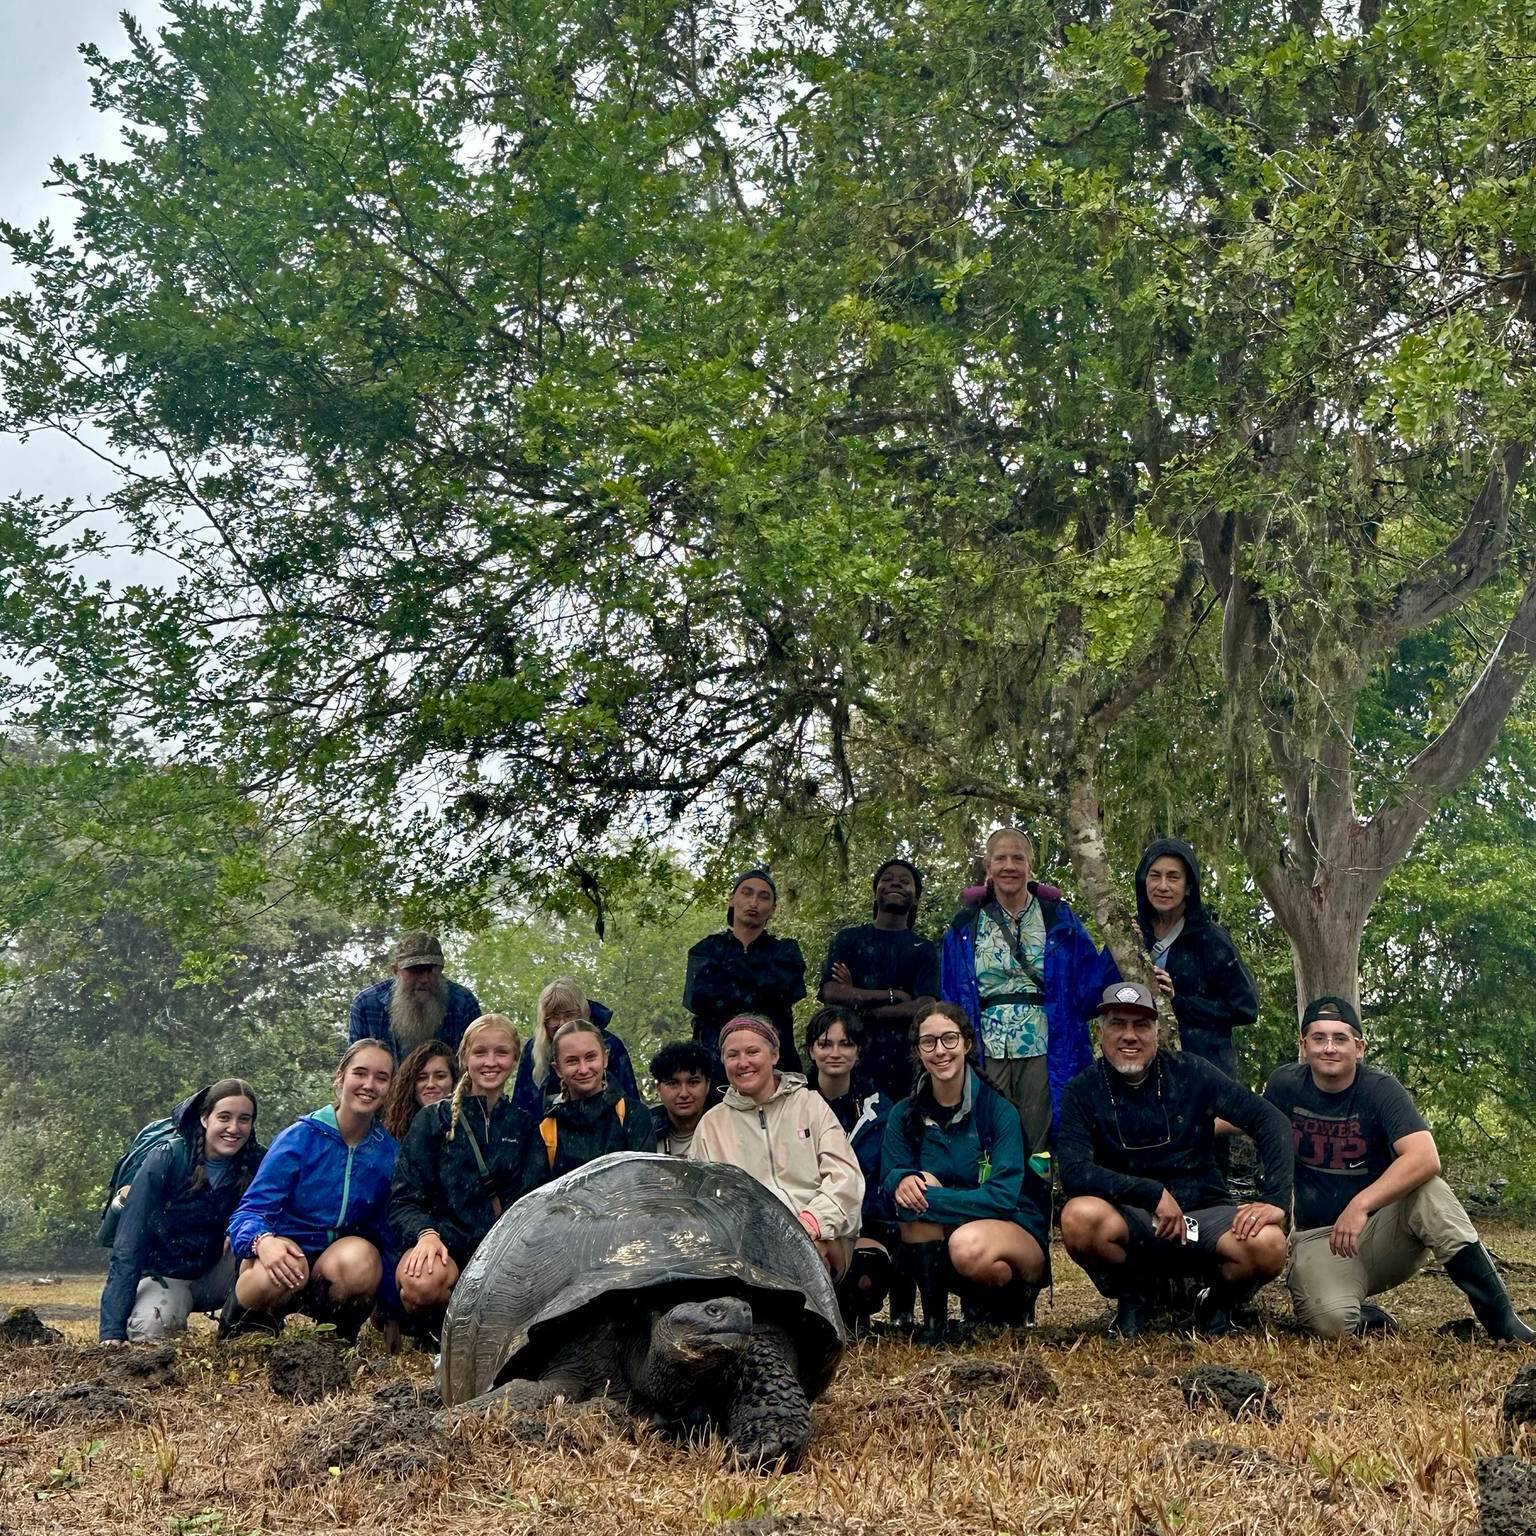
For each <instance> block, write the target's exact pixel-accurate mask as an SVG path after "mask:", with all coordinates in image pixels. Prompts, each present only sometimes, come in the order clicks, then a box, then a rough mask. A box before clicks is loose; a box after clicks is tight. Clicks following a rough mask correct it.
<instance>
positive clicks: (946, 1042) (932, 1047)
mask: <svg viewBox="0 0 1536 1536" xmlns="http://www.w3.org/2000/svg"><path fill="white" fill-rule="evenodd" d="M959 1044H960V1031H959V1030H958V1029H946V1030H945V1031H944V1033H943V1034H942V1035H924V1036H922V1038H921V1039H919V1040H918V1042H917V1048H918V1050H920V1051H921V1052H922V1053H923V1055H924V1056H932V1055H933V1053H934V1052H935V1051H936V1050H938V1049H939V1047H940V1046H943V1048H944V1049H945V1050H946V1051H952V1050H954V1049H955V1047H956V1046H957V1045H959Z"/></svg>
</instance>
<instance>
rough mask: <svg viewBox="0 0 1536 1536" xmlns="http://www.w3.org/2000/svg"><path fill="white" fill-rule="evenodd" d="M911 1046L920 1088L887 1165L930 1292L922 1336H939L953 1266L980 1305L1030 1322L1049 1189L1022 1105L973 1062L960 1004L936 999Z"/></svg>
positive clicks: (906, 1251) (1042, 1265)
mask: <svg viewBox="0 0 1536 1536" xmlns="http://www.w3.org/2000/svg"><path fill="white" fill-rule="evenodd" d="M912 1044H913V1048H914V1051H915V1054H916V1056H917V1065H918V1068H919V1077H918V1086H917V1089H916V1091H915V1092H914V1093H913V1095H912V1097H911V1098H909V1099H903V1100H902V1102H901V1103H900V1104H898V1105H897V1106H896V1107H895V1109H893V1110H892V1111H891V1118H890V1120H889V1122H888V1123H887V1125H886V1129H885V1144H884V1146H883V1148H882V1149H881V1155H880V1165H881V1169H882V1179H881V1182H882V1184H883V1187H884V1189H885V1193H886V1194H887V1195H888V1196H889V1197H890V1199H891V1201H892V1203H893V1205H894V1208H895V1214H896V1219H897V1221H898V1222H899V1223H900V1226H901V1239H902V1242H901V1249H900V1252H899V1254H898V1263H899V1264H900V1265H901V1266H902V1268H903V1269H904V1270H906V1272H907V1273H909V1274H910V1275H911V1276H912V1278H913V1280H914V1281H915V1283H916V1286H917V1291H918V1295H919V1296H920V1297H921V1298H922V1303H923V1326H922V1328H921V1330H920V1331H919V1332H918V1335H917V1341H918V1342H919V1343H920V1344H939V1343H942V1342H943V1340H944V1337H945V1332H946V1327H947V1321H948V1314H949V1288H950V1278H951V1276H953V1277H954V1279H955V1280H956V1281H957V1282H958V1284H959V1286H960V1288H961V1290H962V1294H964V1295H966V1296H967V1298H968V1299H969V1300H970V1301H971V1302H972V1304H973V1308H974V1310H975V1311H977V1312H978V1313H979V1314H980V1315H982V1316H984V1317H988V1318H990V1319H991V1320H993V1321H997V1322H1003V1323H1024V1324H1028V1323H1030V1322H1032V1321H1033V1318H1034V1304H1035V1296H1036V1294H1037V1293H1038V1291H1039V1289H1040V1286H1041V1285H1042V1283H1043V1282H1044V1280H1045V1276H1046V1255H1047V1252H1048V1251H1049V1247H1050V1231H1051V1216H1050V1210H1051V1196H1050V1189H1049V1187H1048V1186H1047V1184H1046V1183H1045V1181H1044V1180H1043V1179H1042V1178H1040V1176H1039V1175H1038V1174H1036V1173H1034V1172H1032V1171H1031V1170H1030V1168H1029V1165H1028V1163H1027V1161H1026V1159H1025V1152H1024V1133H1023V1130H1022V1128H1021V1126H1020V1123H1019V1115H1018V1111H1017V1110H1015V1109H1014V1107H1013V1106H1012V1105H1011V1104H1010V1103H1009V1102H1008V1101H1007V1100H1006V1099H1005V1098H1003V1096H1002V1095H1001V1094H1000V1093H998V1092H997V1090H996V1089H995V1088H992V1087H991V1086H990V1085H989V1084H988V1083H987V1082H986V1081H985V1079H983V1078H982V1077H981V1075H980V1074H979V1073H978V1072H977V1071H976V1069H975V1068H974V1066H972V1064H971V1062H972V1056H973V1054H974V1052H975V1048H976V1035H975V1031H974V1029H973V1028H972V1026H971V1021H970V1017H969V1015H968V1014H967V1013H966V1011H965V1010H964V1009H963V1008H961V1007H959V1006H958V1005H957V1004H954V1003H935V1004H934V1005H933V1006H932V1007H931V1008H930V1009H929V1010H928V1011H927V1012H926V1013H925V1014H924V1015H923V1017H922V1018H920V1019H918V1020H917V1021H916V1022H915V1023H914V1025H913V1026H912Z"/></svg>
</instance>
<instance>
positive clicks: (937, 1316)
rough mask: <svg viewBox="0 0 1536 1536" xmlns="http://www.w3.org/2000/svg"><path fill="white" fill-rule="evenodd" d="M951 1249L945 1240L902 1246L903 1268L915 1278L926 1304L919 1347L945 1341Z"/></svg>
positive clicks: (918, 1333) (919, 1330) (915, 1339)
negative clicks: (949, 1250) (949, 1251)
mask: <svg viewBox="0 0 1536 1536" xmlns="http://www.w3.org/2000/svg"><path fill="white" fill-rule="evenodd" d="M948 1248H949V1245H948V1243H946V1242H944V1241H943V1240H942V1239H941V1240H940V1241H939V1242H936V1243H903V1244H902V1245H901V1260H900V1262H901V1267H902V1269H903V1270H904V1271H905V1272H906V1273H907V1274H908V1275H910V1276H911V1277H912V1280H913V1283H914V1284H915V1285H916V1287H917V1294H918V1295H919V1296H920V1297H921V1298H922V1302H923V1326H922V1327H921V1328H919V1329H918V1330H917V1333H916V1334H915V1335H914V1342H915V1343H918V1344H924V1345H929V1346H932V1345H937V1344H942V1343H943V1342H944V1334H945V1330H946V1328H947V1326H948V1323H949V1254H948Z"/></svg>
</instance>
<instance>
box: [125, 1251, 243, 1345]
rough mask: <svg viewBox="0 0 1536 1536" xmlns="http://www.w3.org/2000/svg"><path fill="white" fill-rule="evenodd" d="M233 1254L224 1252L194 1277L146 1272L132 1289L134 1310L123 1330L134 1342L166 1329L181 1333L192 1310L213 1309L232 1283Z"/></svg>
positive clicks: (151, 1338) (159, 1335) (147, 1340)
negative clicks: (166, 1277) (166, 1276)
mask: <svg viewBox="0 0 1536 1536" xmlns="http://www.w3.org/2000/svg"><path fill="white" fill-rule="evenodd" d="M237 1267H238V1266H237V1265H236V1263H235V1256H234V1254H232V1253H226V1254H225V1255H224V1257H223V1258H222V1259H220V1260H219V1262H218V1263H217V1264H215V1265H214V1266H213V1268H212V1269H210V1270H209V1271H208V1273H207V1274H205V1275H199V1276H198V1277H197V1278H196V1279H195V1280H162V1279H160V1278H159V1277H158V1276H156V1275H145V1277H144V1278H143V1279H142V1280H140V1281H139V1288H138V1290H137V1291H135V1292H134V1297H133V1310H132V1311H131V1312H130V1313H129V1314H128V1326H127V1327H126V1328H125V1329H124V1330H123V1331H124V1332H125V1333H126V1334H127V1335H128V1338H129V1340H130V1342H132V1343H134V1344H147V1343H152V1342H153V1341H154V1340H156V1339H163V1338H164V1337H165V1336H166V1334H168V1333H182V1332H184V1331H185V1329H186V1326H187V1319H188V1318H189V1317H191V1316H192V1313H193V1312H194V1311H198V1312H215V1311H217V1310H218V1309H219V1308H220V1307H222V1306H223V1305H224V1298H225V1297H226V1296H228V1295H229V1291H230V1287H231V1286H233V1285H234V1283H235V1273H236V1270H237Z"/></svg>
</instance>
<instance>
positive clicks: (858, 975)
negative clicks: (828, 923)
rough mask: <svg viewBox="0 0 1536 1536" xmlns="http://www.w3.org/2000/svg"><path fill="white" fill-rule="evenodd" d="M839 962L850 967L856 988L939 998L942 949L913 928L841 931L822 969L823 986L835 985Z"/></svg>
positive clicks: (869, 926)
mask: <svg viewBox="0 0 1536 1536" xmlns="http://www.w3.org/2000/svg"><path fill="white" fill-rule="evenodd" d="M839 960H840V961H842V963H843V964H844V965H846V966H847V967H848V973H849V975H850V976H852V977H853V984H854V986H856V987H878V988H882V989H888V988H891V987H894V988H896V990H897V991H899V992H905V993H906V994H907V995H908V996H909V997H937V996H938V995H939V950H938V946H937V945H936V944H932V943H930V942H929V941H928V940H927V939H925V938H923V937H922V935H921V934H918V933H914V932H913V931H912V929H910V928H876V927H875V925H874V924H873V923H862V924H860V926H859V927H857V928H840V929H838V931H837V933H836V934H834V935H833V938H832V945H831V948H829V949H828V950H827V960H826V964H825V965H824V966H822V968H821V980H822V984H823V985H825V984H826V983H827V982H829V981H831V979H832V967H833V966H834V965H836V964H837V962H838V961H839ZM877 1006H878V1005H877Z"/></svg>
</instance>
